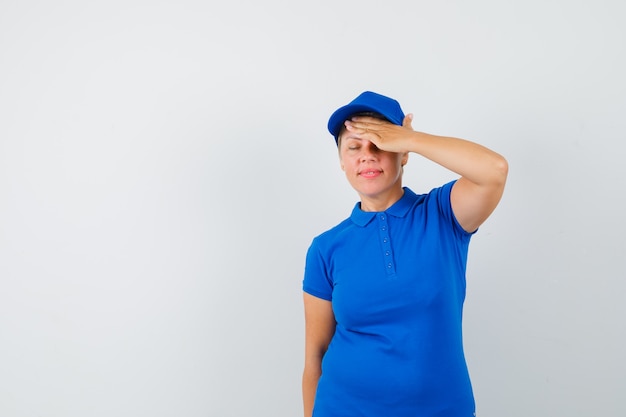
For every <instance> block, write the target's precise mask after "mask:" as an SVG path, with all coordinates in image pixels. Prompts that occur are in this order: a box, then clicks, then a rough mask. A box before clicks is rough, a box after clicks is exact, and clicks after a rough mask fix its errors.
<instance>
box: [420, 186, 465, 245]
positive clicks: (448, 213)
mask: <svg viewBox="0 0 626 417" xmlns="http://www.w3.org/2000/svg"><path fill="white" fill-rule="evenodd" d="M455 183H456V180H454V181H450V182H449V183H447V184H444V185H443V186H441V187H440V188H436V189H434V190H432V191H431V192H430V195H429V197H431V198H432V197H434V199H433V200H434V201H436V204H437V207H438V210H439V212H440V213H441V214H442V216H443V217H444V218H445V219H447V220H448V221H449V223H450V224H451V225H452V227H453V229H454V233H455V234H456V235H457V236H458V237H460V238H461V239H463V240H465V239H467V238H469V237H470V236H471V235H473V234H474V233H476V231H474V232H471V233H470V232H467V231H466V230H465V229H463V227H461V225H460V224H459V221H458V220H457V219H456V216H455V215H454V212H453V211H452V203H451V202H450V194H451V193H452V187H453V186H454V184H455Z"/></svg>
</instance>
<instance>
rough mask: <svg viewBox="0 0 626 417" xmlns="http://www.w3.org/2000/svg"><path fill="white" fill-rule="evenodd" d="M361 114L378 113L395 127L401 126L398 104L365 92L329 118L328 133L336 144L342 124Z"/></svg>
mask: <svg viewBox="0 0 626 417" xmlns="http://www.w3.org/2000/svg"><path fill="white" fill-rule="evenodd" d="M361 112H374V113H379V114H380V115H382V116H384V117H385V119H387V120H389V121H390V122H391V123H393V124H395V125H400V126H402V122H403V121H404V112H403V111H402V109H401V108H400V103H398V102H397V101H396V100H394V99H392V98H389V97H386V96H383V95H381V94H377V93H373V92H371V91H365V92H363V93H361V94H360V95H359V96H358V97H357V98H355V99H354V100H352V101H351V102H350V103H348V104H346V105H345V106H343V107H340V108H338V109H337V110H335V112H334V113H333V114H332V116H330V119H329V120H328V131H329V132H330V134H331V135H333V136H334V138H335V142H337V136H339V132H340V131H341V127H342V126H343V123H344V122H345V121H346V120H348V119H349V118H350V117H352V115H354V114H356V113H361Z"/></svg>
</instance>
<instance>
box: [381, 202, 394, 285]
mask: <svg viewBox="0 0 626 417" xmlns="http://www.w3.org/2000/svg"><path fill="white" fill-rule="evenodd" d="M377 218H378V232H379V235H380V241H381V245H382V250H383V261H384V263H385V271H386V272H387V275H388V276H390V275H395V274H396V265H395V263H394V261H393V251H392V249H391V238H390V236H389V224H388V223H387V215H386V214H385V213H380V214H379V215H378V216H377Z"/></svg>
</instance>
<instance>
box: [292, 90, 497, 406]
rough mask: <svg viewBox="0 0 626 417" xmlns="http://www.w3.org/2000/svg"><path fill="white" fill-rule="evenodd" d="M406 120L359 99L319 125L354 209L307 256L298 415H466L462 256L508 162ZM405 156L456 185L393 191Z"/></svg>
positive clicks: (391, 105) (387, 103) (386, 102)
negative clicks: (444, 171)
mask: <svg viewBox="0 0 626 417" xmlns="http://www.w3.org/2000/svg"><path fill="white" fill-rule="evenodd" d="M412 119H413V117H412V115H410V114H409V115H407V116H405V115H404V113H403V111H402V109H401V107H400V105H399V103H398V102H397V101H396V100H394V99H391V98H389V97H385V96H383V95H380V94H377V93H373V92H369V91H366V92H364V93H362V94H361V95H359V96H358V97H357V98H355V99H354V100H353V101H352V102H350V103H349V104H347V105H346V106H343V107H341V108H339V109H338V110H337V111H335V112H334V113H333V114H332V116H331V117H330V120H329V122H328V129H329V131H330V133H331V134H332V135H333V136H334V138H335V141H336V143H337V146H338V149H339V160H340V163H341V169H342V170H343V171H344V172H345V174H346V177H347V179H348V181H349V182H350V185H351V186H352V187H353V188H354V189H355V190H356V192H357V193H358V195H359V198H360V202H358V203H357V204H356V205H355V207H354V209H353V211H352V214H351V215H350V217H349V218H348V219H346V220H344V221H343V222H341V223H339V224H338V225H337V226H335V227H334V228H332V229H330V230H328V231H326V232H325V233H322V234H321V235H319V236H317V237H316V238H315V239H314V240H313V242H312V244H311V246H310V247H309V250H308V252H307V258H306V267H305V275H304V281H303V290H304V308H305V320H306V341H305V365H304V372H303V378H302V393H303V402H304V415H305V417H310V416H314V417H331V416H332V417H427V416H441V417H470V416H473V415H475V405H474V397H473V393H472V387H471V383H470V379H469V374H468V371H467V365H466V362H465V357H464V354H463V344H462V333H461V319H462V309H463V302H464V299H465V267H466V261H467V250H468V245H469V241H470V237H471V235H472V234H473V233H474V232H475V231H476V230H477V229H478V227H479V226H480V225H481V224H482V223H483V222H484V221H485V220H486V219H487V217H489V215H490V214H491V213H492V211H493V210H494V209H495V208H496V205H497V204H498V202H499V201H500V198H501V196H502V193H503V190H504V185H505V182H506V177H507V173H508V164H507V162H506V160H505V159H504V158H503V157H502V156H500V155H498V154H497V153H495V152H493V151H491V150H489V149H487V148H485V147H483V146H481V145H478V144H476V143H473V142H469V141H466V140H463V139H456V138H451V137H441V136H434V135H429V134H426V133H422V132H417V131H414V130H413V129H412V127H411V121H412ZM409 153H415V154H417V155H421V156H422V157H424V158H427V159H429V160H431V161H433V162H435V163H438V164H440V165H442V166H444V167H445V168H448V169H449V170H451V171H453V172H455V173H456V174H458V175H459V176H460V178H458V180H455V181H452V182H450V183H448V184H445V185H443V186H441V187H439V188H435V189H434V190H432V191H430V192H429V193H428V194H422V195H417V194H415V193H413V192H412V191H411V190H410V189H409V188H405V187H403V186H402V173H403V167H404V165H405V164H406V163H407V161H408V157H409Z"/></svg>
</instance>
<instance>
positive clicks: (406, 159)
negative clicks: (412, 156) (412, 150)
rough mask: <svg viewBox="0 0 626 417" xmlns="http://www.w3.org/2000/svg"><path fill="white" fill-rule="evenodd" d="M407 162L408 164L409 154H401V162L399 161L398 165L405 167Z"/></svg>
mask: <svg viewBox="0 0 626 417" xmlns="http://www.w3.org/2000/svg"><path fill="white" fill-rule="evenodd" d="M407 162H409V153H408V152H405V153H403V154H402V160H401V162H400V164H401V165H402V166H405V165H406V163H407Z"/></svg>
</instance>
